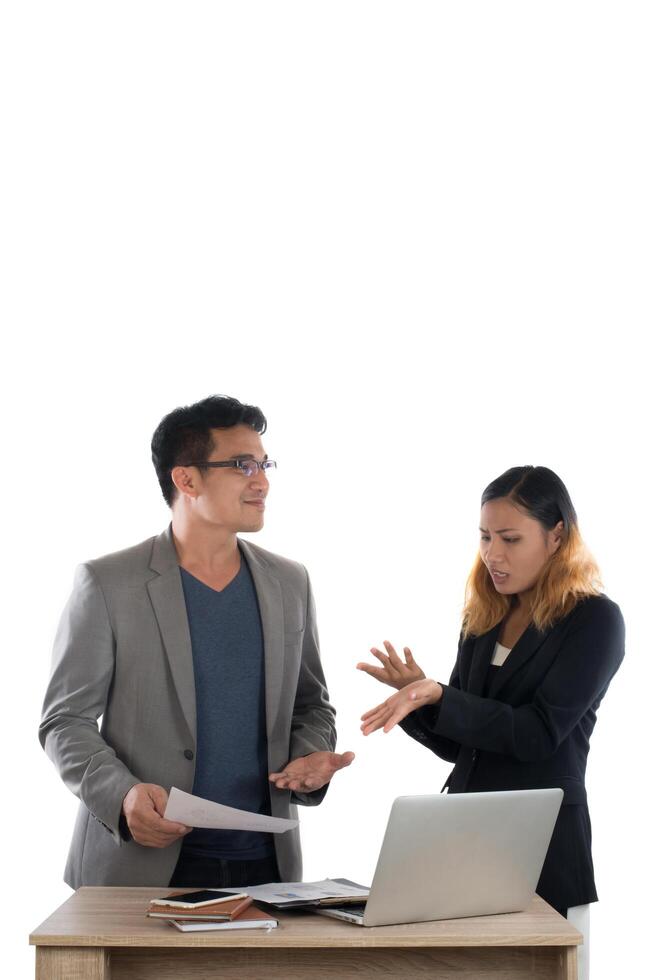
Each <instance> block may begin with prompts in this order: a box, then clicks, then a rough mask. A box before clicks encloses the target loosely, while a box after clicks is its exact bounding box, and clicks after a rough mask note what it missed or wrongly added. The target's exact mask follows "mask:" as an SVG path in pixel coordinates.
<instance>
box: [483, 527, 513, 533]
mask: <svg viewBox="0 0 654 980" xmlns="http://www.w3.org/2000/svg"><path fill="white" fill-rule="evenodd" d="M479 530H480V531H484V532H486V528H485V527H480V528H479ZM519 530H520V528H519V527H500V528H498V529H497V531H496V532H495V533H496V534H504V532H505V531H519Z"/></svg>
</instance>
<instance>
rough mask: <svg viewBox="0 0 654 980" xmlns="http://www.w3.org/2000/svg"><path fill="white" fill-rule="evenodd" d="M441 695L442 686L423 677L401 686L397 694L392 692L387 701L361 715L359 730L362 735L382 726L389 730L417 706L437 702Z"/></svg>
mask: <svg viewBox="0 0 654 980" xmlns="http://www.w3.org/2000/svg"><path fill="white" fill-rule="evenodd" d="M442 697H443V688H442V687H441V685H440V684H439V683H438V681H432V680H431V679H430V678H425V680H422V681H416V682H415V683H414V684H409V685H408V686H407V687H403V688H402V690H401V691H398V692H397V694H393V695H392V697H390V698H388V700H387V701H383V702H382V703H381V704H378V705H377V707H376V708H372V709H371V710H370V711H366V713H365V715H361V721H362V722H363V724H362V725H361V731H362V732H363V734H364V735H370V734H371V732H376V731H377V729H378V728H383V729H384V731H385V732H390V730H391V728H395V726H396V725H397V724H398V722H400V721H402V719H403V718H406V716H407V715H410V714H411V712H412V711H415V710H416V709H417V708H424V707H425V705H426V704H438V702H439V701H440V699H441V698H442Z"/></svg>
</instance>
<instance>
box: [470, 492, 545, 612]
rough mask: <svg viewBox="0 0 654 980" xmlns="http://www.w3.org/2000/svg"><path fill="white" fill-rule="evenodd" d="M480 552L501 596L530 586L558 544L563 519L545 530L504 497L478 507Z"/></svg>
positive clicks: (534, 582) (532, 585)
mask: <svg viewBox="0 0 654 980" xmlns="http://www.w3.org/2000/svg"><path fill="white" fill-rule="evenodd" d="M480 531H481V541H480V543H479V553H480V555H481V559H482V561H483V563H484V565H485V566H486V568H487V569H488V571H489V573H490V576H491V578H492V580H493V585H494V586H495V588H496V590H497V591H498V592H501V593H502V595H519V594H520V593H521V592H526V591H528V590H529V589H532V588H533V587H534V585H535V584H536V582H537V581H538V579H539V577H540V574H541V572H542V570H543V568H544V567H545V565H546V563H547V562H548V561H549V559H550V558H551V556H552V555H553V554H554V552H555V551H556V550H557V548H558V547H559V545H560V543H561V534H562V532H563V521H559V523H558V524H557V525H556V527H555V528H553V529H552V530H551V531H546V530H545V528H544V527H543V525H542V524H541V523H540V521H537V520H536V519H535V518H533V517H529V516H528V515H527V514H525V513H524V512H523V511H522V510H520V509H519V508H518V507H516V506H515V505H514V504H512V503H511V502H510V501H509V500H508V499H507V498H506V497H500V498H499V499H497V500H489V502H488V503H487V504H484V506H483V507H482V508H481V522H480Z"/></svg>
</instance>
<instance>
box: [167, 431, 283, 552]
mask: <svg viewBox="0 0 654 980" xmlns="http://www.w3.org/2000/svg"><path fill="white" fill-rule="evenodd" d="M212 436H213V448H212V449H211V451H210V452H209V453H208V454H207V457H206V460H203V462H205V461H206V462H222V461H224V460H232V459H233V460H237V459H256V460H257V461H258V462H262V461H263V460H264V459H266V458H267V457H266V453H265V451H264V448H263V444H262V442H261V436H260V435H259V434H258V433H257V432H255V431H254V429H251V428H250V426H248V425H235V426H232V427H231V428H229V429H212ZM175 472H177V474H179V475H180V476H181V477H182V484H181V485H182V487H186V489H187V490H188V497H189V499H190V501H191V502H192V506H193V510H194V514H195V516H196V517H197V518H199V519H200V520H201V521H206V522H207V524H211V525H213V526H219V527H223V528H225V529H226V530H228V531H230V532H232V533H234V534H236V533H237V532H238V531H260V530H261V528H262V527H263V518H264V512H265V506H266V503H265V502H266V497H267V495H268V490H269V488H270V484H269V482H268V478H267V477H266V476H265V474H264V473H263V472H262V471H261V470H257V472H256V473H255V475H254V476H251V477H247V476H244V475H243V473H242V471H241V470H239V469H236V468H235V467H224V468H222V469H197V468H196V467H194V466H190V467H176V470H174V471H173V473H175ZM176 482H177V481H176ZM181 492H183V490H180V486H179V484H178V499H179V496H180V494H181Z"/></svg>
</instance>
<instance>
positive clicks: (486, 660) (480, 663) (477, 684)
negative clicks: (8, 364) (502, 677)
mask: <svg viewBox="0 0 654 980" xmlns="http://www.w3.org/2000/svg"><path fill="white" fill-rule="evenodd" d="M500 626H501V623H498V624H497V625H496V626H493V628H492V630H489V632H488V633H483V634H482V635H481V636H478V637H477V638H476V640H475V645H474V648H473V652H472V663H471V665H470V677H469V679H468V687H467V690H468V691H469V692H470V694H478V695H481V693H482V691H483V690H484V684H485V683H486V675H487V674H488V667H489V665H490V662H491V658H492V656H493V650H494V649H495V643H496V642H497V637H498V635H499V632H500Z"/></svg>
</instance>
